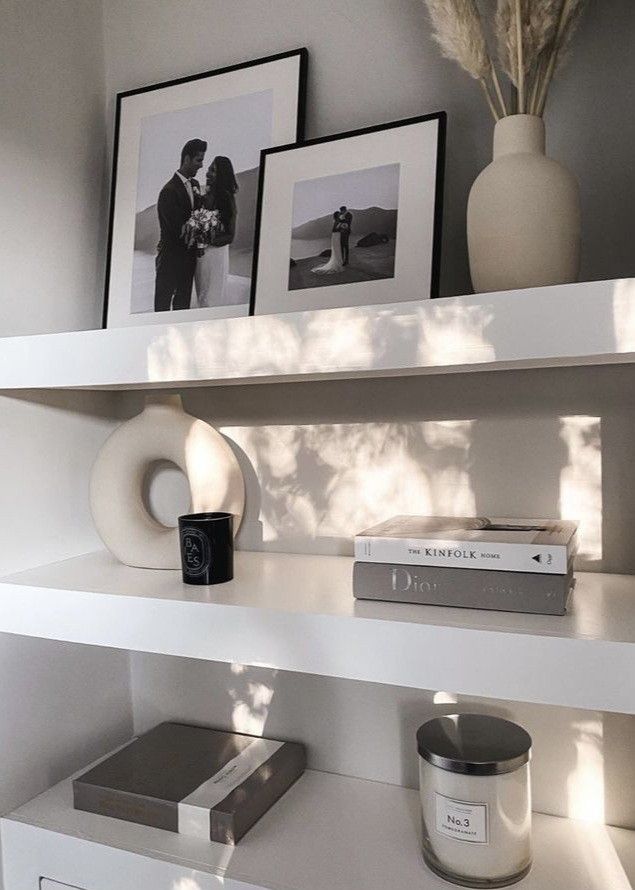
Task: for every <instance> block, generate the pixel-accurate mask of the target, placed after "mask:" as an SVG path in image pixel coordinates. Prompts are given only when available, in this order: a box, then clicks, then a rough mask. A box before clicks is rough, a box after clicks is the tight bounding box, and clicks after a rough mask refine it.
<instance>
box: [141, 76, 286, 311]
mask: <svg viewBox="0 0 635 890" xmlns="http://www.w3.org/2000/svg"><path fill="white" fill-rule="evenodd" d="M272 115H273V104H272V93H271V90H268V91H263V92H262V93H253V94H247V95H242V96H238V97H236V98H234V99H227V100H220V101H218V102H214V103H210V104H208V105H202V106H194V107H191V108H184V109H179V110H176V111H172V112H169V113H166V114H161V115H154V116H151V117H148V118H146V119H144V120H143V121H142V124H141V140H140V148H139V170H138V180H137V200H136V206H137V210H136V216H135V233H134V256H133V266H132V293H131V312H132V313H147V312H153V313H159V312H162V313H163V312H179V311H183V310H197V309H204V310H206V312H207V313H208V314H209V313H210V312H211V313H212V314H218V315H219V316H222V315H235V314H237V312H238V313H239V314H242V313H244V314H245V315H246V314H248V312H249V297H250V287H251V268H252V257H253V245H254V227H255V219H256V203H257V192H258V171H259V162H260V149H261V148H262V146H263V145H267V144H268V143H269V141H270V139H271V128H272ZM245 122H248V123H247V124H246V123H245Z"/></svg>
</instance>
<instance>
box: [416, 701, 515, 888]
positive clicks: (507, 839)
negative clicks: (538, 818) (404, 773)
mask: <svg viewBox="0 0 635 890" xmlns="http://www.w3.org/2000/svg"><path fill="white" fill-rule="evenodd" d="M417 747H418V750H419V789H420V795H421V809H422V816H423V856H424V859H425V861H426V863H427V865H428V866H429V868H431V869H432V871H434V872H435V873H436V874H438V875H440V876H441V877H443V878H445V879H446V880H448V881H451V882H452V883H454V884H460V885H462V886H464V887H506V886H507V885H508V884H514V883H515V882H516V881H519V880H520V879H521V878H523V877H524V876H525V875H526V874H527V872H528V871H529V869H530V867H531V793H530V786H529V758H530V754H531V737H530V736H529V734H528V733H527V732H525V730H524V729H522V727H520V726H517V725H516V724H515V723H511V722H510V721H509V720H502V719H501V718H499V717H488V716H486V715H483V714H454V715H450V716H445V717H436V718H435V719H434V720H429V721H428V722H427V723H424V724H423V726H420V727H419V729H418V731H417Z"/></svg>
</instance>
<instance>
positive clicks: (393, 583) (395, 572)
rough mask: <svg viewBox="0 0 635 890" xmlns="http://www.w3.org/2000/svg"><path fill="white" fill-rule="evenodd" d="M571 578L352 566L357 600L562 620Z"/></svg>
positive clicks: (386, 565)
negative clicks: (541, 616) (480, 610)
mask: <svg viewBox="0 0 635 890" xmlns="http://www.w3.org/2000/svg"><path fill="white" fill-rule="evenodd" d="M573 584H574V581H573V574H572V572H569V573H568V574H567V575H544V574H530V573H526V572H497V571H488V570H487V569H449V568H439V567H436V566H404V565H393V564H391V563H372V562H356V563H355V564H354V567H353V594H354V596H355V597H356V598H357V599H367V600H387V601H390V602H395V603H418V604H421V605H430V606H456V607H459V608H463V609H494V610H497V611H502V612H529V613H533V614H539V615H564V614H565V612H566V609H567V600H568V597H569V594H570V592H571V588H572V587H573Z"/></svg>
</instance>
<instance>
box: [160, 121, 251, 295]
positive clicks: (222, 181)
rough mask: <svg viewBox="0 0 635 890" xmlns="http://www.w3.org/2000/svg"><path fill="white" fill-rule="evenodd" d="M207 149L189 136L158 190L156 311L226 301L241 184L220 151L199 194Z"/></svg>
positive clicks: (203, 144) (206, 174)
mask: <svg viewBox="0 0 635 890" xmlns="http://www.w3.org/2000/svg"><path fill="white" fill-rule="evenodd" d="M206 152H207V142H205V141H204V140H202V139H190V140H188V142H186V143H185V145H184V146H183V149H182V151H181V163H180V166H179V168H178V170H177V171H176V172H175V174H174V176H173V177H172V178H171V179H170V180H169V181H168V182H167V183H166V184H165V185H164V186H163V188H162V189H161V192H160V193H159V199H158V202H157V214H158V217H159V232H160V240H159V244H158V247H157V257H156V279H155V287H154V311H155V312H165V311H167V310H169V309H189V308H191V304H192V299H194V300H195V306H197V307H199V308H208V307H209V306H213V305H224V304H225V303H226V299H227V298H226V290H227V284H228V276H229V245H230V244H231V243H232V241H233V240H234V236H235V234H236V221H237V216H238V210H237V205H236V197H235V196H236V193H237V191H238V183H237V182H236V176H235V174H234V168H233V165H232V162H231V160H230V159H229V158H227V157H224V156H223V155H217V156H216V157H215V158H214V160H213V161H212V163H211V164H210V165H209V167H208V168H207V170H206V173H205V189H204V191H203V192H201V187H200V184H199V181H198V179H197V178H196V176H197V173H198V172H199V170H200V169H201V168H202V167H203V164H204V160H205V153H206ZM199 211H208V214H207V215H204V214H201V213H198V212H199ZM199 221H200V222H199ZM188 223H190V230H189V231H188V228H187V227H188ZM192 284H194V294H193V293H192Z"/></svg>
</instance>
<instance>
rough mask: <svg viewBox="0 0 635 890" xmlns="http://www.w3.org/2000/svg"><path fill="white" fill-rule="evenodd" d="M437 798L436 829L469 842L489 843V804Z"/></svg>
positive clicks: (438, 796)
mask: <svg viewBox="0 0 635 890" xmlns="http://www.w3.org/2000/svg"><path fill="white" fill-rule="evenodd" d="M435 798H436V829H437V831H438V832H439V833H440V834H443V835H445V836H446V837H451V838H453V839H454V840H456V841H464V842H466V843H468V844H487V843H488V836H487V804H486V803H470V802H469V801H464V800H454V799H453V798H451V797H444V795H443V794H439V793H438V792H437V793H436V794H435Z"/></svg>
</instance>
